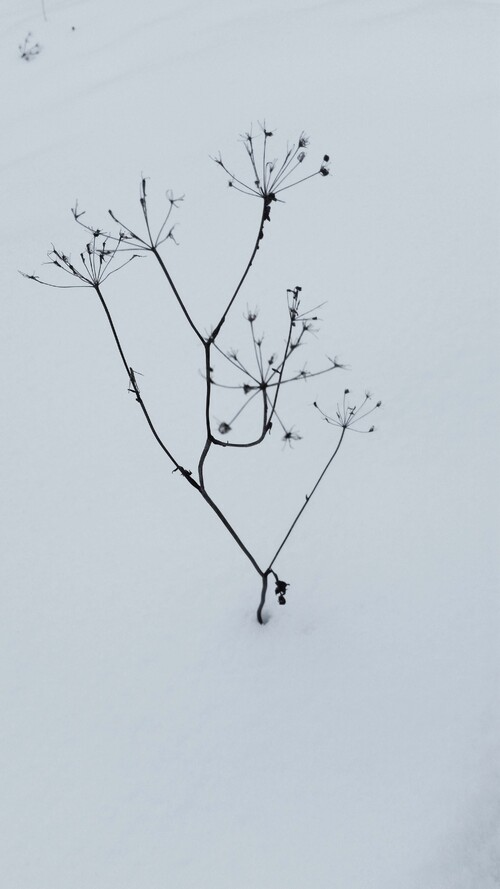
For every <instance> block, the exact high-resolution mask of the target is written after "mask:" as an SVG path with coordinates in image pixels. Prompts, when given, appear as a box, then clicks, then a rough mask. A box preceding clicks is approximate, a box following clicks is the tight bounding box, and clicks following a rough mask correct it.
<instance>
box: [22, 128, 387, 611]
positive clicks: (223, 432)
mask: <svg viewBox="0 0 500 889" xmlns="http://www.w3.org/2000/svg"><path fill="white" fill-rule="evenodd" d="M272 137H273V133H272V131H270V130H268V129H267V128H266V126H265V125H263V126H261V128H260V132H259V133H258V135H253V134H252V132H248V133H245V134H244V135H243V136H242V143H243V146H244V149H245V151H246V154H247V158H248V161H249V167H250V171H251V176H250V180H249V181H248V182H247V181H246V180H245V179H243V178H241V177H240V176H237V175H236V174H235V173H234V172H233V171H232V170H230V169H229V168H228V166H227V165H226V163H225V161H224V160H223V158H222V157H221V156H220V155H219V156H217V157H216V158H213V159H214V160H215V162H216V163H217V164H218V166H220V167H221V168H222V169H223V170H224V171H225V173H226V174H227V175H228V176H229V186H230V187H231V188H232V189H234V190H235V191H238V192H241V193H242V194H244V195H248V196H250V197H255V198H257V199H258V200H259V201H260V202H261V215H260V221H259V224H258V229H257V235H256V238H255V242H254V245H253V249H252V250H251V253H250V257H249V259H248V262H247V264H246V267H245V269H244V270H243V273H242V275H241V278H240V279H239V281H238V283H237V285H236V287H235V289H234V291H233V292H232V293H231V295H230V296H229V299H228V300H227V303H226V305H225V308H224V310H223V312H222V315H221V316H220V317H219V318H218V320H217V321H216V323H215V325H214V326H213V328H212V330H211V333H210V334H208V335H207V334H204V333H202V331H201V330H200V329H199V328H198V327H197V325H196V324H195V322H194V320H193V318H192V315H191V313H190V310H189V308H188V306H187V304H186V302H185V301H184V298H183V297H182V296H181V295H180V293H179V291H178V289H177V287H176V285H175V283H174V281H173V279H172V277H171V274H170V272H169V270H168V268H167V266H166V264H165V260H164V258H163V256H162V253H161V252H160V251H161V248H162V246H163V245H164V244H165V243H166V242H167V241H169V240H174V234H173V233H174V225H173V224H172V222H171V217H172V214H173V212H174V210H176V209H177V208H178V206H179V204H180V202H181V201H182V197H179V198H177V197H174V194H173V193H172V192H167V203H168V207H167V212H166V214H165V217H164V219H163V222H162V224H161V226H160V227H159V229H157V230H153V228H152V225H151V221H150V215H149V211H148V197H147V193H146V179H145V178H143V179H142V181H141V186H140V204H141V209H142V216H143V227H142V229H141V232H140V233H137V232H136V231H135V230H134V229H132V228H131V227H129V226H128V225H126V224H125V223H124V222H122V221H121V220H120V219H118V217H117V216H116V214H115V213H114V212H113V211H112V210H110V211H109V215H110V217H111V219H112V221H113V222H114V223H115V224H116V225H117V226H118V230H117V231H114V232H113V231H104V230H102V229H97V228H94V227H92V226H90V225H87V224H86V223H85V222H84V220H83V218H82V217H83V216H84V213H83V212H82V211H80V210H79V208H78V204H76V205H75V207H74V208H73V210H72V213H73V218H74V220H75V222H77V223H78V225H80V226H81V227H82V228H83V229H84V230H85V231H86V233H87V236H89V240H88V241H87V243H86V245H85V248H84V249H83V251H82V252H81V253H80V255H79V258H78V260H75V261H73V260H72V259H71V257H70V256H68V255H67V254H65V253H64V252H63V251H61V250H59V249H56V248H55V247H53V248H52V250H51V251H49V254H48V261H49V264H50V265H51V266H55V267H56V268H57V269H58V270H59V271H61V272H63V273H65V274H66V275H67V276H68V278H69V280H68V281H67V282H66V283H62V284H53V283H51V282H49V281H45V280H42V279H41V278H40V277H39V276H38V275H27V274H25V273H22V274H24V276H25V277H27V278H29V279H31V280H34V281H36V282H37V283H40V284H45V285H46V286H51V287H53V286H55V287H62V288H65V287H71V288H72V287H86V288H92V289H93V290H94V292H95V293H96V295H97V297H98V299H99V301H100V303H101V305H102V308H103V310H104V313H105V315H106V318H107V321H108V324H109V326H110V329H111V332H112V335H113V338H114V342H115V345H116V348H117V349H118V352H119V355H120V358H121V361H122V363H123V366H124V369H125V372H126V374H127V379H128V387H129V391H131V392H132V393H133V394H134V395H135V399H136V401H137V403H138V404H139V406H140V408H141V410H142V413H143V415H144V417H145V420H146V422H147V424H148V426H149V429H150V431H151V433H152V434H153V436H154V438H155V439H156V441H157V442H158V444H159V445H160V447H161V448H162V450H163V451H164V453H165V454H166V456H167V457H168V459H169V460H170V462H171V463H172V464H173V466H174V470H173V471H174V472H178V473H179V475H180V476H181V477H182V478H184V479H185V480H186V481H187V482H188V484H189V485H190V486H191V488H193V489H194V490H195V491H196V492H197V493H198V494H199V495H200V496H201V497H202V498H203V500H204V501H205V502H206V503H207V505H208V506H209V507H210V509H211V510H212V511H213V512H214V513H215V514H216V516H217V517H218V519H219V520H220V521H221V522H222V524H223V525H224V527H225V528H226V529H227V531H228V533H229V534H230V535H231V537H232V538H233V540H234V541H235V543H236V544H237V545H238V546H239V548H240V550H241V551H242V552H243V553H244V554H245V556H246V558H247V559H248V561H249V562H250V563H251V565H252V566H253V568H254V569H255V571H256V572H257V574H258V575H259V577H260V582H261V589H260V601H259V606H258V609H257V619H258V621H259V623H261V624H262V623H265V617H264V614H263V608H264V604H265V601H266V594H267V587H268V581H269V578H270V577H271V576H272V577H273V578H274V582H275V594H276V597H277V601H278V602H279V604H281V605H284V604H285V603H286V595H287V589H288V586H289V583H288V582H287V581H284V580H283V579H282V578H281V577H279V576H278V574H277V572H276V570H275V564H276V560H277V558H278V556H279V554H280V553H281V551H282V549H283V547H284V546H285V544H286V542H287V541H288V539H289V537H290V535H291V533H292V531H293V530H294V528H295V526H296V524H297V522H298V521H299V519H300V518H301V516H302V514H303V512H304V510H305V509H306V507H307V506H308V505H309V503H310V500H311V497H312V495H313V494H314V493H315V491H316V489H317V488H318V486H319V484H320V483H321V481H322V479H323V477H324V475H325V473H326V472H327V470H328V468H329V466H330V464H331V463H332V461H333V460H334V458H335V457H336V455H337V453H338V451H339V449H340V446H341V444H342V442H343V440H344V437H345V434H346V432H347V431H349V430H353V431H358V432H361V431H363V432H372V431H373V428H374V427H373V426H370V427H369V428H367V429H359V428H355V427H356V426H357V424H358V423H359V422H361V421H362V420H364V419H365V418H366V417H367V416H368V415H369V414H371V413H372V412H373V411H374V410H376V409H377V408H379V407H380V404H381V402H377V403H376V404H375V405H374V406H373V407H372V406H371V404H370V398H371V396H370V394H369V393H366V394H365V398H364V400H363V401H362V403H361V404H360V406H359V407H356V406H351V405H350V404H349V400H348V398H347V396H348V395H349V390H348V389H345V390H344V395H343V400H342V403H341V404H338V405H337V409H336V411H335V412H334V416H333V417H332V416H330V415H328V414H327V413H325V412H323V411H322V410H321V408H319V407H318V405H317V404H316V402H315V403H314V406H315V408H316V409H317V410H318V411H319V412H320V413H321V414H322V416H323V418H324V420H325V421H326V422H327V423H329V424H330V425H333V426H337V427H338V429H339V430H340V434H339V437H338V439H337V440H336V443H335V447H334V449H333V452H332V454H331V456H330V457H329V459H328V462H327V464H326V466H325V467H324V468H323V469H322V471H321V472H320V474H319V476H318V479H317V481H316V483H315V484H314V486H313V488H312V490H311V491H310V492H309V493H308V494H307V495H306V496H305V499H304V501H303V502H302V505H301V507H300V509H299V510H298V512H297V514H296V515H295V517H294V518H293V520H292V522H291V524H290V525H289V527H288V529H287V530H286V532H285V534H284V535H283V537H282V538H281V542H280V543H279V545H278V547H277V549H276V551H275V552H274V555H273V556H272V558H271V559H270V560H269V561H268V562H267V564H266V565H261V564H259V562H258V561H257V559H256V558H255V556H254V554H253V553H252V552H251V551H250V549H249V548H248V546H247V545H246V544H245V543H244V542H243V540H242V538H241V537H240V535H239V534H238V533H237V531H236V529H235V527H234V526H233V524H232V523H231V522H230V521H229V519H228V518H227V516H226V514H225V512H224V510H223V508H222V507H221V506H220V505H219V504H218V503H216V502H215V501H214V499H213V498H212V496H211V495H210V493H209V491H208V490H207V487H206V484H205V464H206V461H207V459H208V457H209V454H210V452H211V450H212V449H213V448H216V447H223V448H252V447H256V446H257V445H259V444H261V443H262V442H263V441H264V439H265V438H266V436H268V435H270V434H271V433H272V431H274V430H275V429H276V428H277V429H278V430H279V435H280V438H281V441H282V442H283V445H282V447H287V446H290V447H292V446H293V444H294V443H297V442H299V441H300V440H301V439H302V436H301V435H300V434H299V432H298V431H297V430H296V429H295V427H294V426H293V425H290V424H288V423H287V422H285V420H284V418H283V417H282V414H281V409H280V410H279V411H278V405H279V403H280V395H281V393H282V390H283V387H284V386H289V385H291V384H293V383H297V382H300V381H304V380H308V379H310V378H312V377H316V376H319V375H321V374H326V373H330V372H332V371H334V370H336V369H339V368H342V367H343V366H344V365H342V364H340V363H339V362H338V361H337V359H336V358H328V359H327V364H326V365H325V366H324V367H320V368H319V369H317V370H313V371H311V370H309V369H308V368H307V366H306V365H303V366H302V367H300V368H298V369H297V368H292V367H290V363H291V360H292V358H294V357H295V355H296V353H297V351H298V350H299V348H301V347H302V346H303V345H304V343H305V342H306V340H307V339H308V338H309V337H310V335H311V334H315V333H316V328H315V323H316V322H317V321H318V315H317V314H316V313H317V310H318V309H319V308H320V306H315V307H314V308H312V309H304V308H303V306H302V296H301V294H302V288H301V287H299V286H295V287H293V288H289V289H288V290H287V291H286V297H287V303H286V327H285V334H284V337H283V341H284V346H282V347H281V349H277V350H276V351H274V352H271V353H270V354H267V353H266V352H265V350H264V347H263V337H262V336H260V335H259V334H258V333H257V330H256V321H257V318H258V312H257V310H251V309H249V308H247V311H246V315H245V318H246V321H247V323H248V330H249V339H250V343H251V354H252V355H253V358H252V363H251V364H250V363H249V362H247V361H246V360H245V361H243V360H242V359H240V357H239V354H238V351H237V350H236V349H234V348H230V349H228V348H223V347H222V346H221V344H220V334H221V331H222V328H223V325H224V323H225V321H226V319H227V317H228V314H229V312H230V311H231V309H232V308H233V306H234V304H235V301H236V300H237V298H238V296H239V294H240V291H241V289H242V287H243V284H244V283H245V281H246V279H247V276H248V274H249V272H250V269H251V267H252V264H253V262H254V260H255V257H256V254H257V251H258V250H259V248H260V247H261V243H262V240H263V238H264V232H265V226H266V225H267V224H269V223H270V221H271V208H272V205H273V204H274V203H275V202H277V201H280V200H281V199H280V198H279V197H278V196H279V195H280V194H281V193H282V192H284V191H285V190H288V189H290V188H293V187H295V186H297V185H299V184H300V183H302V182H305V181H306V180H309V179H312V178H314V177H315V176H320V177H325V176H328V175H329V166H328V164H329V157H328V155H323V157H322V160H321V162H320V164H319V166H318V167H317V168H316V170H315V171H313V172H312V173H309V174H306V175H301V173H302V164H303V163H304V161H305V160H306V153H307V151H306V150H307V147H308V144H309V143H308V139H307V137H306V136H305V134H304V133H301V134H300V136H299V138H298V139H297V141H296V142H295V143H294V144H293V145H291V146H288V147H287V149H286V151H285V153H284V155H283V157H282V158H280V159H278V160H276V159H270V157H269V142H270V140H271V139H272ZM127 254H130V255H127ZM145 254H152V256H153V257H154V258H155V260H156V262H157V263H158V265H159V268H160V270H161V272H162V273H163V275H164V276H165V278H166V279H167V282H168V285H169V287H170V290H171V292H172V293H173V296H174V297H175V299H176V301H177V303H178V305H179V308H180V310H181V312H182V314H183V316H184V318H185V321H186V322H187V324H188V325H189V327H190V328H191V330H192V332H193V334H194V336H195V337H196V338H197V340H198V342H199V345H200V348H201V349H202V351H203V355H204V371H203V377H204V381H205V399H204V402H205V404H204V423H205V439H204V441H203V443H202V445H201V449H200V454H199V459H198V465H197V467H196V470H192V469H188V468H186V467H185V466H184V465H183V464H182V463H181V462H180V461H179V460H178V459H177V457H176V456H175V455H174V453H173V452H172V450H171V449H170V447H169V446H168V445H167V444H166V443H165V442H164V440H163V439H162V438H161V437H160V435H159V434H158V432H157V430H156V427H155V425H154V423H153V420H152V418H151V416H150V413H149V411H148V409H147V407H146V404H145V402H144V398H143V396H142V394H141V391H140V389H139V385H138V382H137V371H135V370H134V369H133V367H132V366H131V364H130V362H129V360H128V358H127V357H126V355H125V352H124V350H123V346H122V343H121V340H120V337H119V335H118V332H117V329H116V326H115V323H114V321H113V318H112V316H111V313H110V310H109V306H108V304H107V302H106V300H105V298H104V294H103V285H104V284H105V283H106V281H107V279H108V278H109V276H110V275H112V274H115V273H116V272H118V271H120V270H122V269H123V268H124V267H125V266H127V265H128V264H129V263H130V262H131V261H132V260H134V259H136V258H137V257H139V256H143V255H145ZM214 358H215V359H217V358H219V359H220V360H221V362H222V366H225V367H227V368H228V370H229V372H230V373H231V375H232V377H231V381H230V382H224V381H223V380H222V379H219V377H218V376H217V375H216V373H215V370H214ZM217 387H220V388H222V389H233V390H235V391H236V392H239V393H240V394H241V403H240V405H239V406H238V408H237V409H236V410H235V412H234V414H233V415H232V416H229V417H227V418H226V419H223V420H220V419H219V420H215V418H214V417H213V409H212V400H213V394H214V389H216V388H217ZM254 400H256V402H260V421H259V426H258V429H257V430H256V433H255V435H254V436H253V437H252V438H250V439H249V440H247V439H243V440H235V438H234V428H235V425H237V423H238V420H239V419H240V417H241V416H242V414H243V413H244V412H245V411H246V410H247V408H248V406H249V405H250V404H251V403H253V402H254Z"/></svg>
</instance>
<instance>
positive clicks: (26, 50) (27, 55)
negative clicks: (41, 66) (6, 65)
mask: <svg viewBox="0 0 500 889" xmlns="http://www.w3.org/2000/svg"><path fill="white" fill-rule="evenodd" d="M31 36H32V35H31V32H29V33H28V34H27V35H26V37H25V38H24V43H20V44H19V46H18V50H19V56H20V58H21V59H24V61H25V62H31V60H32V59H34V58H35V56H37V55H38V54H39V53H41V51H42V47H41V46H40V44H39V43H32V42H31Z"/></svg>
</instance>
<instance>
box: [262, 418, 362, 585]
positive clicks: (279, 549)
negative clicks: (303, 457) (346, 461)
mask: <svg viewBox="0 0 500 889" xmlns="http://www.w3.org/2000/svg"><path fill="white" fill-rule="evenodd" d="M345 431H346V427H345V426H344V428H343V429H342V433H341V435H340V438H339V440H338V442H337V447H336V448H335V450H334V452H333V454H332V456H331V457H330V459H329V460H328V463H327V464H326V466H325V468H324V469H323V471H322V473H321V475H320V476H319V478H318V480H317V482H316V484H315V485H314V487H313V489H312V491H311V492H310V494H306V499H305V502H304V503H303V504H302V506H301V508H300V509H299V511H298V513H297V515H296V516H295V518H294V520H293V522H292V524H291V525H290V527H289V529H288V531H287V532H286V534H285V536H284V538H283V540H282V541H281V543H280V545H279V547H278V549H277V550H276V552H275V554H274V556H273V557H272V559H271V561H270V562H269V566H268V568H267V569H266V570H267V571H270V570H271V568H272V566H273V565H274V563H275V561H276V559H277V558H278V556H279V554H280V552H281V550H282V549H283V547H284V545H285V543H286V542H287V540H288V538H289V537H290V534H291V533H292V531H293V529H294V528H295V525H296V524H297V522H298V521H299V519H300V517H301V515H302V513H303V512H304V510H305V508H306V507H307V506H308V504H309V503H310V501H311V497H312V495H313V494H314V492H315V491H316V489H317V487H318V486H319V484H320V482H321V481H322V479H323V477H324V475H325V474H326V472H327V470H328V469H329V467H330V464H331V463H332V462H333V460H334V459H335V457H336V456H337V454H338V452H339V448H340V445H341V444H342V440H343V438H344V435H345Z"/></svg>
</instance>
